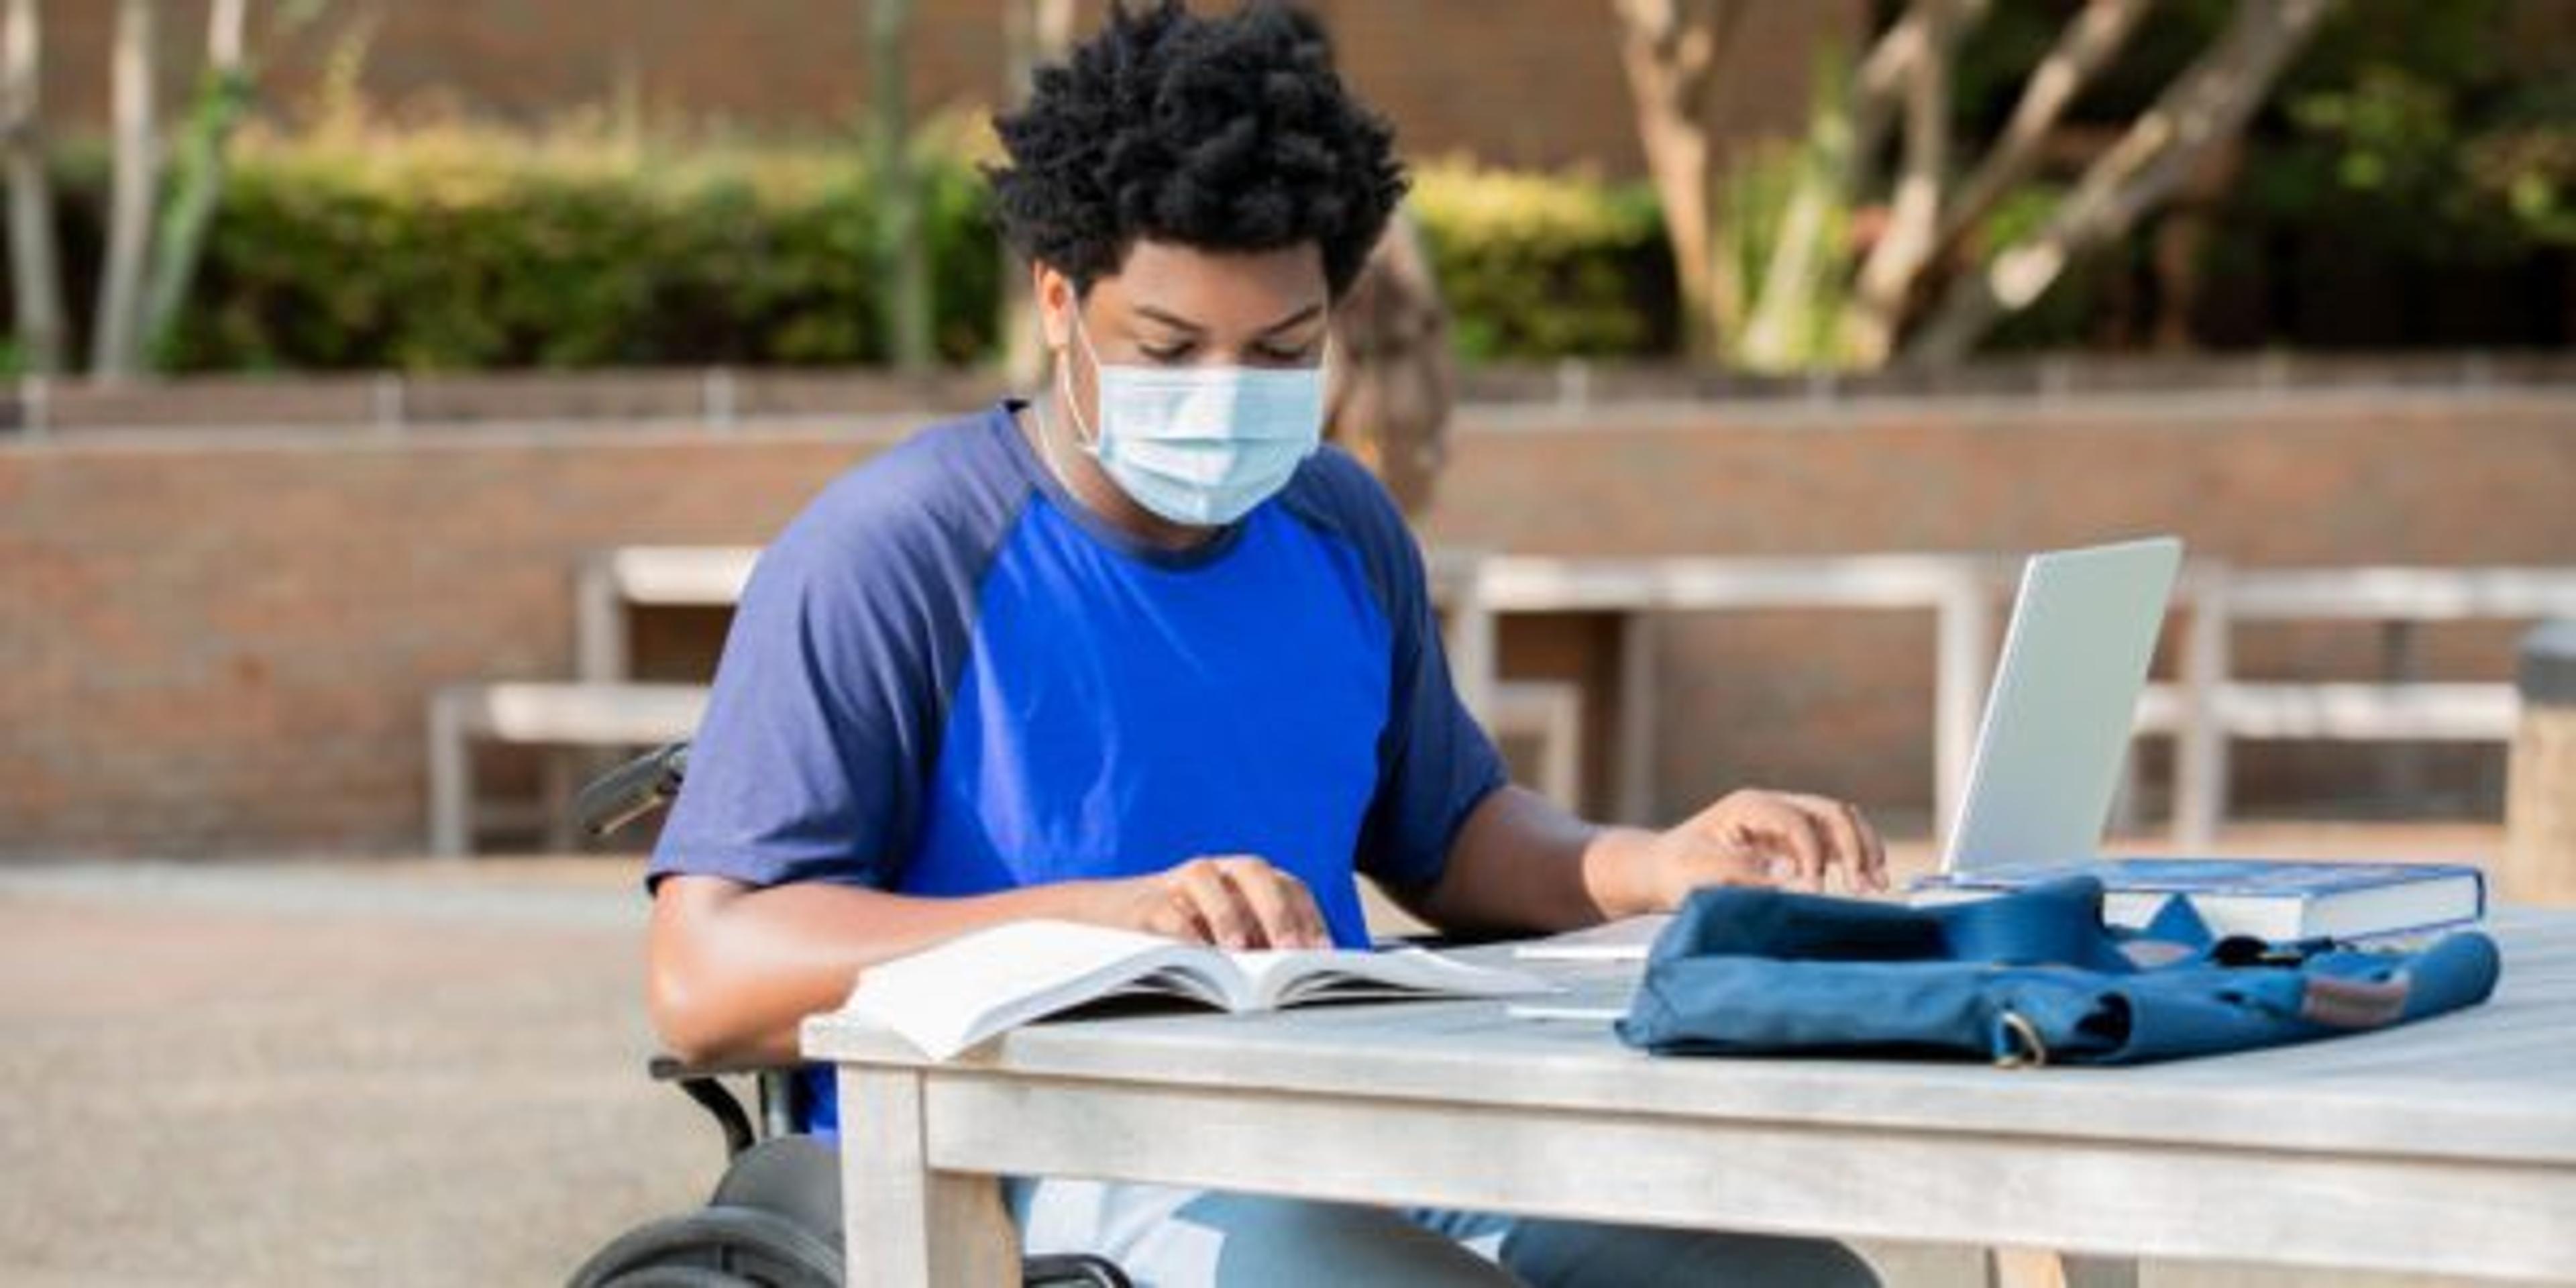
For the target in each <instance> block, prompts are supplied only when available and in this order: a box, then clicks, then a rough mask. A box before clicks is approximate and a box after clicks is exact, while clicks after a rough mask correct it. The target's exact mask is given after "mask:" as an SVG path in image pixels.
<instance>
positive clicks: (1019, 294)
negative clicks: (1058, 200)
mask: <svg viewBox="0 0 2576 1288" xmlns="http://www.w3.org/2000/svg"><path fill="white" fill-rule="evenodd" d="M1002 15H1003V20H1004V27H1003V45H1004V51H1005V54H1006V59H1007V61H1006V64H1005V66H1004V69H1003V81H1002V101H1003V102H1004V103H1006V104H1008V105H1010V107H1012V108H1013V109H1017V108H1019V107H1020V106H1021V105H1023V104H1025V103H1027V102H1028V98H1029V86H1030V82H1031V80H1032V79H1033V78H1034V77H1036V75H1037V69H1038V68H1039V67H1041V66H1044V65H1046V64H1048V63H1053V62H1058V61H1060V60H1062V59H1063V58H1064V55H1065V51H1066V50H1068V49H1071V48H1073V0H1009V2H1008V3H1007V4H1005V5H1004V6H1003V10H1002ZM1001 255H1002V370H1003V378H1004V379H1005V380H1007V381H1008V382H1009V383H1010V386H1011V387H1012V388H1014V389H1035V388H1036V387H1037V383H1038V381H1039V380H1040V379H1042V378H1044V376H1045V375H1046V340H1045V337H1044V336H1043V335H1042V334H1041V333H1040V331H1039V327H1038V305H1037V297H1036V296H1035V295H1034V294H1032V293H1031V291H1030V286H1029V266H1028V265H1026V264H1023V263H1021V262H1020V253H1019V251H1017V250H1015V249H1013V248H1012V247H1009V246H1004V247H1002V249H1001Z"/></svg>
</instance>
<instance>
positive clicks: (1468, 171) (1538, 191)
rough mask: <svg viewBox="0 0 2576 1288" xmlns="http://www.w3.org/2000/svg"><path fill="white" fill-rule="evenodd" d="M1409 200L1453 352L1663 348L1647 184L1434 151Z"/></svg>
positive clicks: (1654, 215) (1496, 354) (1660, 266)
mask: <svg viewBox="0 0 2576 1288" xmlns="http://www.w3.org/2000/svg"><path fill="white" fill-rule="evenodd" d="M1411 205H1412V209H1413V211H1414V213H1415V214H1416V215H1417V216H1418V217H1419V218H1420V219H1421V221H1422V230H1423V239H1424V241H1425V242H1426V243H1428V245H1429V248H1430V253H1431V259H1432V263H1433V266H1434V268H1435V270H1436V271H1437V272H1438V274H1439V276H1440V289H1441V291H1442V292H1443V293H1444V295H1445V296H1446V297H1447V301H1448V304H1449V308H1450V310H1451V312H1452V314H1453V318H1454V320H1453V322H1452V324H1451V326H1452V330H1453V333H1454V334H1455V336H1456V339H1457V345H1458V352H1459V355H1460V356H1461V357H1462V358H1464V359H1466V360H1468V361H1477V360H1485V359H1494V358H1519V359H1530V358H1553V357H1574V356H1591V357H1603V356H1621V355H1634V354H1640V353H1654V352H1665V351H1669V349H1670V348H1671V346H1672V343H1673V333H1672V325H1673V322H1672V318H1673V308H1674V306H1673V303H1672V301H1673V297H1674V286H1673V272H1672V261H1671V258H1670V251H1669V250H1668V249H1667V247H1666V246H1665V242H1664V236H1663V224H1662V218H1661V215H1660V214H1659V213H1658V211H1657V208H1656V204H1655V199H1654V195H1653V193H1652V192H1651V191H1650V190H1648V189H1646V188H1644V187H1642V186H1639V185H1613V184H1604V183H1601V182H1599V181H1596V180H1589V179H1582V178H1573V177H1565V176H1551V175H1539V174H1528V173H1520V172H1512V171H1503V170H1494V169H1485V168H1480V167H1477V166H1475V165H1473V164H1470V163H1467V162H1463V161H1443V162H1439V163H1435V164H1432V165H1428V166H1424V167H1422V168H1421V169H1420V170H1419V171H1418V172H1417V173H1416V174H1415V176H1414V187H1413V196H1412V198H1411Z"/></svg>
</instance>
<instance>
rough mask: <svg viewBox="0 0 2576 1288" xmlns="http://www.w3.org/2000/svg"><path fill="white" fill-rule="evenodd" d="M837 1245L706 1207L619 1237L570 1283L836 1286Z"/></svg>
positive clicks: (747, 1211) (752, 1215)
mask: <svg viewBox="0 0 2576 1288" xmlns="http://www.w3.org/2000/svg"><path fill="white" fill-rule="evenodd" d="M840 1282H841V1250H840V1249H838V1248H835V1247H833V1246H832V1245H831V1244H830V1243H828V1242H826V1241H825V1240H823V1239H821V1238H819V1237H817V1236H816V1235H815V1234H814V1232H813V1231H811V1230H808V1229H806V1228H805V1227H803V1226H801V1225H798V1224H797V1223H796V1222H794V1221H791V1220H788V1219H787V1218H785V1217H782V1216H779V1215H777V1214H775V1213H771V1212H761V1211H757V1210H754V1209H751V1208H738V1207H706V1208H700V1209H698V1210H697V1211H695V1212H691V1213H688V1214H686V1215H684V1216H674V1217H665V1218H663V1219H662V1220H659V1221H654V1222H651V1223H648V1224H645V1225H641V1226H637V1227H636V1228H634V1229H632V1230H629V1231H627V1232H626V1233H624V1234H622V1235H619V1236H618V1237H617V1238H616V1239H615V1240H614V1241H612V1242H611V1243H610V1244H609V1245H608V1246H607V1247H605V1248H602V1249H600V1250H599V1251H598V1252H597V1253H595V1254H593V1255H592V1257H591V1258H590V1260H588V1261H586V1262H584V1263H582V1267H581V1269H579V1270H577V1271H574V1272H573V1276H572V1281H571V1288H837V1286H838V1285H839V1284H840Z"/></svg>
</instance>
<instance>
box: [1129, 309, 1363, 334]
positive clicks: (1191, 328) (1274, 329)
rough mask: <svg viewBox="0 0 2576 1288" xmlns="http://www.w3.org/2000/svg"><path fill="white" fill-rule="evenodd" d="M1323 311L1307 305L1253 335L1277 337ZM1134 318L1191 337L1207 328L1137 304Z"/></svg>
mask: <svg viewBox="0 0 2576 1288" xmlns="http://www.w3.org/2000/svg"><path fill="white" fill-rule="evenodd" d="M1323 311H1324V306H1323V305H1322V304H1309V305H1307V306H1306V307H1304V308H1302V309H1299V310H1297V311H1296V312H1294V313H1291V314H1289V315H1288V316H1286V317H1284V318H1281V319H1279V320H1278V321H1276V322H1273V323H1271V324H1270V325H1268V326H1266V327H1263V328H1261V329H1260V330H1259V331H1256V332H1254V333H1253V334H1255V335H1277V334H1278V333H1280V332H1282V331H1285V330H1287V329H1288V328H1290V327H1293V326H1296V325H1298V324H1300V323H1304V322H1311V321H1313V320H1314V319H1315V318H1316V317H1318V316H1320V315H1321V314H1322V313H1323ZM1136 316H1138V317H1141V318H1144V319H1146V320H1147V321H1151V322H1160V323H1162V324H1163V325H1165V326H1167V327H1171V328H1172V329H1173V330H1176V331H1187V332H1189V333H1190V334H1192V335H1198V334H1201V333H1203V332H1205V331H1206V330H1207V328H1206V327H1204V326H1201V325H1200V324H1198V323H1196V322H1192V321H1190V320H1189V319H1188V318H1185V317H1182V316H1181V315H1179V314H1177V313H1167V312H1164V311H1163V310H1161V309H1158V308H1155V307H1154V306H1153V305H1151V304H1139V305H1137V306H1136Z"/></svg>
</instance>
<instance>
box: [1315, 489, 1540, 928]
mask: <svg viewBox="0 0 2576 1288" xmlns="http://www.w3.org/2000/svg"><path fill="white" fill-rule="evenodd" d="M1283 499H1284V500H1285V501H1286V502H1287V504H1288V506H1289V508H1290V509H1291V511H1292V512H1294V513H1296V514H1297V515H1298V516H1299V517H1300V518H1302V519H1304V520H1306V521H1307V522H1309V523H1312V524H1315V525H1317V526H1318V527H1320V528H1323V529H1325V530H1326V531H1328V532H1330V533H1332V534H1334V535H1336V536H1339V537H1340V538H1342V539H1343V540H1346V541H1348V542H1350V543H1351V544H1352V546H1353V547H1354V548H1355V549H1356V550H1357V551H1358V553H1359V558H1360V565H1361V567H1362V568H1363V569H1364V570H1365V571H1366V573H1367V575H1368V580H1369V587H1370V590H1371V591H1372V592H1373V593H1374V594H1375V596H1376V598H1377V603H1378V607H1379V610H1380V611H1381V612H1383V613H1384V614H1385V615H1386V620H1387V625H1388V627H1389V628H1390V630H1391V631H1392V634H1393V641H1392V647H1393V650H1394V659H1393V660H1394V670H1393V680H1392V692H1390V693H1389V694H1388V700H1387V720H1386V728H1385V729H1384V731H1382V732H1381V733H1380V734H1379V737H1378V755H1377V762H1378V781H1377V795H1376V798H1375V799H1374V800H1373V801H1372V802H1371V804H1370V806H1369V813H1368V818H1367V821H1366V822H1365V824H1363V826H1362V829H1361V833H1360V843H1359V844H1360V848H1359V854H1358V856H1357V864H1358V867H1359V870H1360V871H1362V872H1365V873H1367V874H1368V875H1370V876H1372V877H1376V878H1378V879H1380V880H1382V881H1385V882H1387V883H1389V884H1391V885H1396V886H1401V887H1406V888H1410V889H1421V888H1425V887H1428V886H1431V885H1433V884H1435V883H1437V882H1438V881H1439V880H1440V876H1441V874H1442V873H1443V872H1445V871H1446V870H1447V869H1448V863H1449V847H1450V845H1451V844H1452V843H1453V842H1454V841H1456V839H1457V836H1458V829H1459V827H1460V826H1461V825H1462V824H1464V823H1465V822H1466V819H1467V815H1468V813H1469V811H1471V810H1473V809H1475V807H1476V806H1477V804H1478V803H1480V802H1482V801H1483V800H1484V799H1485V797H1486V796H1487V795H1489V794H1491V793H1492V792H1493V791H1495V790H1496V789H1498V788H1500V787H1502V786H1503V785H1504V784H1505V783H1506V782H1508V781H1509V775H1508V773H1507V772H1506V771H1505V769H1504V767H1503V759H1502V756H1501V754H1500V753H1498V752H1497V751H1495V750H1494V744H1493V741H1492V740H1491V739H1489V738H1487V737H1486V736H1485V730H1484V728H1483V727H1482V726H1480V725H1478V724H1477V723H1476V719H1475V717H1474V716H1472V715H1470V714H1468V712H1467V708H1466V705H1465V704H1464V703H1461V702H1460V701H1459V700H1458V692H1457V690H1456V689H1455V688H1454V687H1452V685H1451V684H1450V680H1449V660H1448V657H1447V655H1446V654H1445V653H1444V652H1443V651H1442V650H1441V646H1440V623H1439V618H1438V617H1437V616H1436V615H1435V613H1434V612H1433V608H1432V603H1431V588H1430V583H1429V580H1428V578H1427V577H1426V576H1425V575H1424V572H1423V564H1422V551H1421V549H1420V548H1419V547H1417V546H1416V545H1415V544H1414V541H1413V533H1412V531H1411V530H1410V529H1408V528H1407V527H1405V524H1404V516H1403V514H1402V513H1401V512H1399V511H1398V510H1397V509H1396V507H1395V501H1394V498H1392V497H1390V496H1388V495H1387V492H1386V488H1385V487H1384V486H1383V485H1381V484H1380V483H1379V482H1378V481H1377V479H1376V477H1375V476H1373V475H1371V474H1370V473H1369V472H1368V471H1367V470H1366V469H1365V468H1363V467H1362V466H1361V465H1360V464H1359V462H1357V461H1355V460H1353V459H1352V458H1351V457H1350V456H1349V454H1347V453H1345V452H1343V451H1342V450H1341V449H1339V448H1334V447H1328V448H1325V449H1324V450H1323V451H1321V452H1319V453H1317V454H1316V455H1315V457H1314V458H1313V459H1312V460H1310V461H1309V462H1308V463H1307V464H1306V466H1305V468H1303V469H1302V470H1300V471H1299V472H1298V475H1297V479H1296V481H1295V483H1294V484H1292V486H1291V488H1290V491H1289V493H1288V494H1287V496H1286V497H1284V498H1283Z"/></svg>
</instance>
